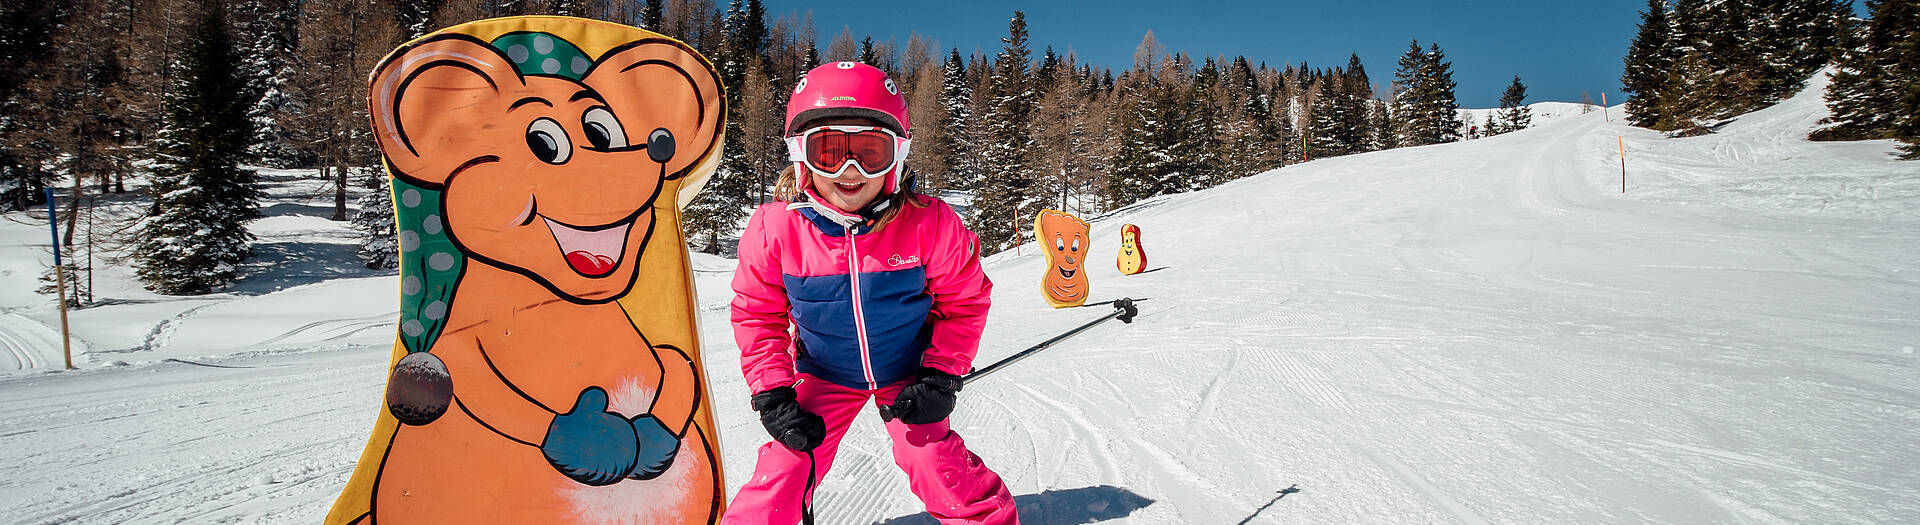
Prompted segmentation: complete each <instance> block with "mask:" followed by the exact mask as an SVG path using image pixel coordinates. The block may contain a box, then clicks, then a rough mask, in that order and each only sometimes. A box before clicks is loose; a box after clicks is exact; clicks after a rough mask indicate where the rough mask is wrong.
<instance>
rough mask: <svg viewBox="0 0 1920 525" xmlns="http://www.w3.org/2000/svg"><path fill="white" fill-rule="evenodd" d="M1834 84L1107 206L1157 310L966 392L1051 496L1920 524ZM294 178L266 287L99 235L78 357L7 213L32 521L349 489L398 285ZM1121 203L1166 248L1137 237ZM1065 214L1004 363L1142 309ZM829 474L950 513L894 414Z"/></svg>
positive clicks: (261, 514) (1308, 510) (1886, 271)
mask: <svg viewBox="0 0 1920 525" xmlns="http://www.w3.org/2000/svg"><path fill="white" fill-rule="evenodd" d="M1822 86H1824V82H1822V81H1818V80H1817V81H1816V82H1814V83H1813V85H1811V86H1809V88H1808V90H1807V91H1805V92H1803V93H1802V94H1801V95H1799V96H1797V97H1795V98H1793V99H1791V100H1788V101H1786V102H1784V103H1782V104H1780V105H1778V106H1775V107H1772V108H1769V109H1766V110H1763V111H1759V112H1756V113H1752V114H1749V115H1745V116H1742V117H1740V118H1738V119H1735V120H1733V121H1731V122H1728V123H1726V124H1724V125H1723V126H1721V127H1720V128H1719V129H1718V132H1717V133H1716V134H1713V135H1709V136H1703V137H1696V138H1687V139H1666V138H1662V137H1660V136H1659V135H1658V134H1656V133H1654V132H1651V131H1647V130H1642V129H1635V128H1630V127H1628V126H1626V125H1625V124H1624V123H1622V122H1621V121H1620V114H1619V108H1613V109H1611V110H1610V111H1607V112H1601V111H1595V112H1592V113H1572V114H1567V115H1563V116H1561V117H1560V118H1555V119H1552V120H1551V121H1550V122H1544V123H1541V124H1540V125H1539V126H1537V127H1535V128H1532V129H1527V130H1524V131H1520V132H1516V133H1511V134H1507V135H1501V136H1497V137H1493V138H1488V139H1481V140H1473V141H1468V142H1463V143H1455V144H1447V145H1439V146H1429V147H1418V148H1405V149H1396V150H1391V151H1385V152H1379V153H1370V154H1364V155H1355V156H1349V157H1341V158H1333V159H1325V160H1317V161H1314V162H1309V163H1305V164H1299V165H1294V166H1288V167H1286V168H1284V169H1279V170H1274V171H1272V172H1268V173H1265V174H1261V175H1258V176H1255V177H1250V178H1247V179H1243V180H1240V181H1236V182H1233V183H1230V184H1226V185H1224V186H1221V187H1217V188H1213V189H1209V190H1205V191H1199V192H1194V193H1190V194H1182V195H1173V196H1166V197H1161V198H1155V199H1152V200H1149V201H1146V202H1141V203H1138V204H1135V205H1133V206H1129V207H1126V208H1123V209H1120V210H1116V211H1113V212H1111V213H1107V214H1104V215H1099V216H1094V217H1088V218H1089V219H1090V220H1091V222H1092V224H1093V235H1094V238H1095V239H1096V241H1097V242H1096V243H1095V245H1094V246H1095V249H1094V251H1093V252H1092V254H1091V255H1090V256H1089V263H1088V268H1090V269H1091V271H1092V297H1091V299H1090V302H1099V301H1104V300H1108V299H1113V298H1118V297H1132V298H1134V299H1137V300H1140V302H1139V307H1140V315H1139V318H1138V319H1137V320H1135V322H1134V323H1133V324H1130V325H1122V324H1119V323H1111V322H1110V323H1107V324H1105V325H1102V326H1100V327H1098V328H1096V329H1094V330H1091V331H1089V332H1087V333H1085V334H1082V335H1080V336H1078V337H1076V338H1073V339H1070V340H1067V341H1065V342H1063V343H1061V344H1059V345H1057V346H1055V347H1053V348H1050V349H1048V350H1046V351H1044V352H1042V353H1039V354H1036V355H1034V356H1033V357H1031V358H1028V359H1026V360H1024V361H1021V362H1020V363H1018V364H1016V365H1014V366H1012V367H1010V368H1007V369H1005V370H1003V371H1001V372H999V373H996V374H995V375H993V376H989V377H987V378H984V379H982V380H980V381H978V382H975V383H973V384H972V385H970V386H969V387H968V388H967V390H966V391H965V392H963V393H962V394H961V397H960V400H961V403H960V408H959V409H958V410H957V411H956V413H955V415H954V427H955V428H956V429H957V431H958V432H960V433H961V434H962V435H963V436H965V438H966V440H967V442H968V444H969V446H970V447H972V448H973V449H974V450H975V451H976V452H978V453H979V454H980V455H981V456H983V458H984V460H985V461H986V462H987V463H988V464H989V465H990V466H992V467H993V468H994V469H996V470H997V471H999V472H1000V474H1001V475H1002V476H1004V477H1005V479H1006V481H1007V483H1008V484H1009V486H1010V488H1011V489H1012V491H1013V492H1014V494H1015V495H1016V498H1017V499H1018V501H1019V503H1020V505H1021V510H1022V513H1023V518H1024V521H1025V522H1026V523H1029V524H1079V523H1141V524H1176V523H1196V524H1202V523H1203V524H1235V523H1328V524H1348V523H1393V524H1400V523H1465V524H1508V523H1511V524H1536V523H1762V524H1772V523H1915V522H1920V502H1916V501H1915V499H1914V498H1913V495H1914V494H1920V469H1916V468H1914V466H1915V465H1920V446H1916V445H1917V444H1920V439H1916V436H1920V373H1917V372H1920V356H1916V355H1915V352H1914V346H1916V345H1920V313H1917V312H1920V267H1917V266H1916V263H1920V257H1917V256H1916V254H1920V163H1915V162H1904V163H1903V162H1898V161H1894V160H1892V159H1891V157H1890V156H1889V155H1888V153H1889V152H1891V151H1893V144H1892V143H1890V142H1884V141H1874V142H1853V143H1813V142H1807V141H1806V140H1804V138H1803V137H1804V136H1805V135H1806V132H1807V131H1808V130H1809V129H1810V128H1811V127H1812V126H1813V125H1814V122H1815V121H1817V120H1818V119H1819V118H1821V117H1822V116H1823V115H1824V114H1825V109H1824V108H1823V106H1822V105H1821V100H1820V89H1821V87H1822ZM1609 114H1610V115H1611V116H1612V117H1613V121H1611V122H1609V121H1607V120H1606V117H1607V116H1608V115H1609ZM1621 143H1624V145H1625V150H1626V157H1627V175H1626V177H1627V180H1626V192H1625V193H1622V191H1621V174H1620V169H1621V168H1620V153H1619V150H1620V148H1621ZM266 176H267V177H268V178H269V179H271V180H273V181H274V183H275V185H274V188H273V191H272V192H271V193H272V194H273V195H274V199H276V200H274V201H272V202H271V203H270V204H271V206H269V207H268V208H267V210H266V211H267V215H268V218H266V219H263V220H261V221H258V222H256V223H254V224H253V225H252V228H253V229H254V231H255V232H256V233H258V234H259V235H260V236H261V240H260V244H259V246H258V247H257V248H256V250H257V252H258V253H259V254H260V258H259V259H258V260H257V261H256V262H255V263H254V265H253V266H251V267H250V269H249V271H250V272H251V276H250V277H248V278H247V279H246V280H243V281H242V282H240V283H239V284H238V285H236V286H235V287H234V290H232V291H230V292H228V293H223V294H216V295H212V296H203V297H193V298H173V297H162V296H156V295H153V294H150V293H147V292H143V291H140V290H139V289H138V287H137V286H136V285H134V284H133V281H132V280H131V274H130V272H129V271H128V270H127V269H126V267H127V266H128V264H127V263H125V262H106V263H102V262H101V261H96V265H98V266H100V267H101V268H102V270H101V272H100V273H99V274H98V275H96V276H95V282H96V287H97V288H98V291H97V293H96V295H97V296H98V297H100V298H102V299H107V300H106V301H105V303H106V304H105V305H103V306H97V307H92V308H88V309H85V310H80V311H77V312H75V313H74V314H73V318H72V325H73V330H74V332H75V334H76V336H77V341H76V343H75V349H76V350H75V351H76V352H77V353H78V356H77V357H76V360H77V361H78V365H79V368H80V369H79V370H77V371H64V372H62V371H57V370H58V369H59V368H60V367H61V356H60V348H59V345H58V336H57V334H58V327H59V324H58V317H57V314H56V313H55V310H54V309H53V305H52V303H53V301H52V300H51V299H50V298H48V297H47V296H44V295H36V294H34V293H32V289H33V288H35V287H37V285H38V283H37V282H35V278H36V277H37V276H38V275H39V272H40V269H42V268H45V267H46V265H47V264H49V262H50V255H48V253H47V251H46V246H47V240H46V237H47V226H46V224H45V223H44V222H42V221H43V220H44V219H43V218H44V212H39V211H36V212H34V213H33V214H27V213H12V214H8V215H6V216H5V218H6V219H7V220H5V221H0V347H4V348H5V349H6V353H7V355H6V356H4V358H0V369H5V370H10V371H9V372H5V373H4V374H0V460H3V461H0V516H4V518H0V521H5V522H9V523H24V524H40V523H301V524H305V523H315V522H318V521H319V520H320V518H321V517H322V516H323V515H324V514H325V513H326V511H327V509H328V507H329V506H330V505H331V504H332V502H333V500H334V498H335V496H336V495H337V494H338V493H339V491H340V489H341V487H342V485H343V484H344V483H345V482H346V480H347V477H348V474H349V471H350V470H351V469H352V467H353V464H354V461H355V460H356V459H357V457H358V455H359V452H360V449H361V446H362V445H363V444H364V443H365V441H366V438H367V434H368V432H369V429H370V428H371V426H372V424H373V417H374V415H375V413H376V412H375V411H376V410H379V409H380V408H381V406H382V404H381V395H382V386H383V383H384V380H385V374H384V371H385V366H386V364H387V359H388V353H389V346H388V345H389V344H390V342H391V340H392V337H393V327H392V323H393V320H394V318H395V317H396V312H395V311H396V305H395V300H394V297H395V290H396V289H397V283H396V279H395V277H394V276H393V275H392V274H391V273H383V272H373V271H365V270H357V269H355V268H357V266H355V265H354V264H355V263H354V262H352V260H351V253H352V248H353V246H352V244H351V243H352V236H351V235H350V232H349V231H348V230H347V229H346V226H345V225H344V224H341V223H333V222H329V221H326V220H325V217H326V215H328V213H329V212H330V210H329V203H330V196H327V195H320V196H316V195H314V194H313V193H314V191H315V188H317V187H318V184H319V183H318V182H316V181H314V180H311V179H300V178H297V177H298V174H295V173H292V172H267V174H266ZM63 202H64V200H63ZM137 206H138V204H137V203H134V202H133V201H125V202H118V203H116V204H113V205H110V206H106V207H104V208H102V210H103V213H104V214H105V215H106V216H112V215H113V214H114V213H115V210H116V209H117V210H119V213H120V214H121V216H125V215H126V214H127V213H130V211H131V210H133V209H135V208H136V207H137ZM102 220H104V219H102ZM1124 223H1133V224H1137V225H1139V226H1140V227H1141V229H1142V231H1143V235H1142V240H1143V243H1144V244H1145V246H1146V248H1147V251H1148V254H1149V256H1150V257H1149V268H1150V270H1151V271H1148V272H1146V273H1143V274H1140V275H1134V276H1121V275H1120V274H1119V272H1118V271H1117V270H1116V269H1115V268H1114V267H1113V266H1112V265H1111V264H1110V263H1109V261H1111V260H1112V259H1113V256H1114V252H1115V250H1116V249H1117V247H1118V245H1119V229H1120V226H1121V225H1122V224H1124ZM1033 248H1034V247H1032V246H1028V247H1025V248H1023V249H1022V250H1020V251H1019V253H1017V254H1016V253H1014V252H1007V253H1000V254H996V255H993V256H991V257H989V259H988V261H987V265H986V266H987V269H988V273H989V274H990V275H991V277H992V278H993V280H994V281H995V284H996V285H997V286H996V288H995V290H994V307H993V312H992V317H991V320H990V322H989V324H988V328H987V332H986V335H985V340H984V344H983V349H982V352H981V355H980V359H981V361H980V364H981V365H984V364H985V363H987V362H990V361H991V360H994V359H997V358H999V357H1003V356H1006V355H1009V354H1012V353H1014V352H1017V351H1019V350H1020V349H1022V348H1025V347H1027V346H1029V345H1032V344H1034V343H1037V342H1040V341H1042V340H1045V339H1047V338H1048V337H1051V336H1052V335H1054V334H1056V333H1058V332H1060V331H1063V330H1065V329H1068V328H1071V327H1073V326H1075V325H1078V324H1080V323H1081V322H1084V321H1086V320H1089V319H1093V318H1097V317H1099V316H1100V315H1102V314H1104V313H1106V311H1107V310H1105V308H1106V307H1102V306H1093V307H1085V308H1070V309H1062V310H1054V309H1052V308H1049V307H1048V306H1047V305H1046V302H1045V301H1044V300H1043V299H1042V297H1041V294H1040V290H1039V284H1038V281H1039V277H1040V272H1041V271H1042V269H1043V268H1044V265H1045V262H1044V260H1043V259H1042V258H1041V257H1040V256H1039V254H1038V253H1037V252H1035V251H1034V249H1033ZM695 264H696V268H695V271H696V275H697V276H698V285H697V286H698V288H699V294H700V303H701V310H700V311H701V315H702V316H703V318H702V322H703V334H704V344H705V348H704V351H705V359H706V363H707V365H708V367H709V369H710V371H709V379H710V381H711V387H712V392H713V395H714V398H715V399H714V406H715V408H716V410H717V413H718V416H717V420H718V421H719V424H720V426H721V427H722V445H723V447H722V451H723V454H724V459H725V466H726V477H727V481H728V485H729V492H730V493H731V492H732V491H733V490H735V489H737V488H738V487H739V485H740V484H741V483H743V482H744V481H745V479H746V477H747V475H748V474H749V472H751V469H752V467H753V450H754V447H756V446H758V445H759V444H760V443H762V442H764V441H765V439H766V438H765V436H764V433H763V431H762V430H761V429H760V427H759V423H758V421H757V420H756V419H755V417H754V414H753V413H752V411H751V410H750V409H749V408H748V406H747V397H748V392H747V391H746V387H745V386H744V384H743V382H742V380H741V378H740V374H739V372H738V361H739V360H738V357H737V355H736V353H735V350H734V346H733V340H732V337H731V334H730V331H729V328H728V326H727V318H726V314H727V312H726V302H727V300H728V299H729V292H728V289H727V281H728V279H729V278H730V277H731V272H732V262H731V261H730V260H726V259H719V258H713V257H699V258H696V262H695ZM1289 488H1293V489H1296V491H1287V492H1285V493H1283V492H1282V491H1283V490H1286V489H1289ZM815 509H816V511H817V512H818V513H819V516H820V522H821V523H857V524H865V523H884V524H908V523H932V520H931V519H930V518H928V517H927V516H926V515H925V514H923V513H921V511H920V508H919V506H918V502H917V500H916V499H915V498H914V497H913V496H912V495H911V494H910V493H909V492H908V490H907V487H906V482H905V478H904V476H902V475H901V474H899V473H898V471H897V469H896V468H895V467H894V466H893V465H892V459H891V457H890V455H889V452H888V449H887V447H886V444H885V438H884V434H883V433H882V432H881V430H880V426H879V424H878V421H877V417H866V418H863V419H862V420H860V421H859V422H857V423H856V424H855V427H854V430H853V431H852V432H851V433H850V434H849V436H848V438H847V442H846V445H845V446H843V448H842V449H841V454H840V457H839V459H838V461H837V463H836V465H835V467H834V469H833V471H832V473H831V474H830V475H828V476H827V477H826V479H825V481H824V483H823V484H822V486H821V487H820V488H819V491H818V497H817V500H816V504H815Z"/></svg>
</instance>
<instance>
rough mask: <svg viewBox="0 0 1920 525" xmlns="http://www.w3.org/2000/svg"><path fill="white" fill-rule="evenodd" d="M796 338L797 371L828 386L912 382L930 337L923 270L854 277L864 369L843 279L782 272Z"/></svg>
mask: <svg viewBox="0 0 1920 525" xmlns="http://www.w3.org/2000/svg"><path fill="white" fill-rule="evenodd" d="M782 280H783V281H785V284H786V287H787V299H788V301H789V302H790V304H791V305H792V314H793V321H794V326H795V327H796V329H795V330H794V332H795V333H796V335H798V336H799V343H800V351H801V356H800V359H799V360H798V362H797V363H796V365H797V366H798V368H799V369H800V371H801V372H806V373H809V374H813V375H816V376H820V377H822V378H825V379H826V380H828V381H832V382H833V383H835V384H839V385H843V386H849V387H854V388H863V389H864V388H870V387H869V385H868V383H867V376H866V366H867V365H871V367H872V369H873V385H872V386H873V387H878V386H885V385H887V384H889V383H893V382H895V381H899V380H902V379H906V378H909V377H912V376H913V375H914V373H915V372H917V371H918V370H919V369H920V354H921V352H923V351H925V350H926V348H927V345H928V341H930V339H931V336H932V326H933V325H932V323H929V322H928V321H927V314H928V313H929V312H930V311H931V310H932V308H933V296H930V295H927V272H926V269H925V268H921V267H918V266H915V267H912V268H903V269H899V270H892V271H885V272H866V273H861V274H860V299H861V301H860V313H861V317H860V320H861V321H864V324H865V325H866V334H867V364H863V363H862V362H861V358H860V334H859V326H860V323H856V320H855V318H854V304H853V282H852V280H851V279H849V278H847V276H846V275H845V274H842V275H823V276H818V277H794V276H791V275H783V276H782Z"/></svg>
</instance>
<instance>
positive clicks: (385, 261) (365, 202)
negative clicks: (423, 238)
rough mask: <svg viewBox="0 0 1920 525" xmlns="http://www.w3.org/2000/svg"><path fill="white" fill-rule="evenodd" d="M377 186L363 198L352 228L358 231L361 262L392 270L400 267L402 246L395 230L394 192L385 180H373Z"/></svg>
mask: <svg viewBox="0 0 1920 525" xmlns="http://www.w3.org/2000/svg"><path fill="white" fill-rule="evenodd" d="M373 178H374V179H375V180H376V182H375V184H376V185H377V187H376V188H374V191H369V192H367V194H366V195H361V196H360V200H359V202H357V203H356V205H357V206H358V207H359V208H360V211H359V212H358V213H355V214H354V215H353V229H355V230H358V231H359V232H360V234H361V236H360V248H359V249H358V250H356V251H355V253H356V254H357V255H359V256H360V262H362V263H365V264H366V265H367V267H368V268H372V269H375V270H391V269H394V268H399V267H400V244H399V238H398V237H396V235H398V234H397V232H395V231H394V216H393V190H392V188H391V187H390V184H391V183H389V182H388V181H387V178H386V177H373Z"/></svg>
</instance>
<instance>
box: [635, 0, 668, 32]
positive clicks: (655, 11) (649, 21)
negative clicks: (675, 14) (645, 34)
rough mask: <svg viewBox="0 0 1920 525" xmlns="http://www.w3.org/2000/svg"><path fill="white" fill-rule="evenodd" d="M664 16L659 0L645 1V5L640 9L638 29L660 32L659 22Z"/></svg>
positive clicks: (663, 8)
mask: <svg viewBox="0 0 1920 525" xmlns="http://www.w3.org/2000/svg"><path fill="white" fill-rule="evenodd" d="M665 14H666V8H665V6H663V5H661V1H660V0H647V3H646V5H645V6H644V7H641V8H640V28H641V29H645V30H648V31H659V30H661V29H662V28H661V27H660V22H661V21H662V19H663V17H664V16H665Z"/></svg>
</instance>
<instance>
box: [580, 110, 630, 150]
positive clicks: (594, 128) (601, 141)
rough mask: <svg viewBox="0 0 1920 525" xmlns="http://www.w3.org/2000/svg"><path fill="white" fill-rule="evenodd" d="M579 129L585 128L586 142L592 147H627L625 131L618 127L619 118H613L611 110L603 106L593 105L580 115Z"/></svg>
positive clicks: (603, 148) (602, 148)
mask: <svg viewBox="0 0 1920 525" xmlns="http://www.w3.org/2000/svg"><path fill="white" fill-rule="evenodd" d="M580 129H582V130H585V132H586V135H587V144H588V145H590V146H592V147H593V149H601V150H605V149H618V148H624V147H627V131H626V130H624V129H621V128H620V119H617V118H614V116H613V111H610V110H608V109H607V108H606V107H604V106H595V107H593V108H591V109H588V110H587V113H586V114H584V115H581V116H580Z"/></svg>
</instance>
